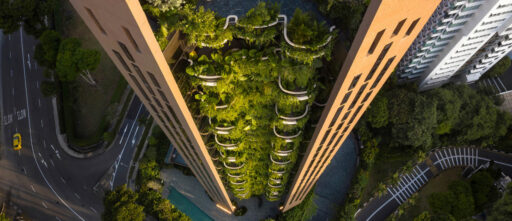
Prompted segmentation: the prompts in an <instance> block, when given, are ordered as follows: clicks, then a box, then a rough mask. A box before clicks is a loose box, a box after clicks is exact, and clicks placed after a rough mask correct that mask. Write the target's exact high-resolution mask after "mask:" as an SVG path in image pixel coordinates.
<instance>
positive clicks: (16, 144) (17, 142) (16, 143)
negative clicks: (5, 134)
mask: <svg viewBox="0 0 512 221" xmlns="http://www.w3.org/2000/svg"><path fill="white" fill-rule="evenodd" d="M12 145H13V147H12V149H13V150H20V149H21V134H20V133H15V134H14V136H13V137H12Z"/></svg>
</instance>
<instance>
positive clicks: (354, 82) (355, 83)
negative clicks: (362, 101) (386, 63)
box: [348, 74, 361, 90]
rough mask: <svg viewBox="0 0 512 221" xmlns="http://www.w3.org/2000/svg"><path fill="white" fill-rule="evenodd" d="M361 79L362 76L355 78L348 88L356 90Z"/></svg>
mask: <svg viewBox="0 0 512 221" xmlns="http://www.w3.org/2000/svg"><path fill="white" fill-rule="evenodd" d="M359 78H361V74H359V75H357V76H356V77H354V79H353V80H352V83H351V84H350V87H349V88H348V89H349V90H352V88H354V87H355V86H356V85H357V82H358V81H359Z"/></svg>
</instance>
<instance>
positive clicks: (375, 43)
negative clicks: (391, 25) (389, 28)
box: [368, 29, 386, 54]
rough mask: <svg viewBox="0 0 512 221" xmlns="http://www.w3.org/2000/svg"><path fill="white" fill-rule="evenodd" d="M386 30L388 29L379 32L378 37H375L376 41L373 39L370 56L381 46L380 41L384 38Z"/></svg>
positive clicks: (369, 51)
mask: <svg viewBox="0 0 512 221" xmlns="http://www.w3.org/2000/svg"><path fill="white" fill-rule="evenodd" d="M385 30H386V29H383V30H382V31H379V33H377V35H376V36H375V39H373V43H372V45H371V46H370V50H368V54H373V52H374V51H375V48H376V47H377V45H378V44H379V41H380V39H381V38H382V35H383V34H384V31H385Z"/></svg>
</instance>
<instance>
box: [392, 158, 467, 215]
mask: <svg viewBox="0 0 512 221" xmlns="http://www.w3.org/2000/svg"><path fill="white" fill-rule="evenodd" d="M462 171H463V169H462V168H453V169H448V170H446V171H444V172H441V173H440V174H439V175H438V176H437V177H434V179H432V180H430V181H429V182H428V183H427V184H426V185H425V186H424V187H423V188H422V189H421V190H420V191H419V192H418V200H417V201H416V205H414V206H412V207H411V208H409V209H408V210H406V211H405V213H404V214H403V215H402V216H401V217H400V219H399V220H400V221H407V220H413V219H414V217H417V216H418V215H420V214H421V213H422V212H424V211H429V212H431V211H430V208H429V206H428V201H427V199H428V196H429V195H430V194H432V193H435V192H445V191H448V185H450V183H452V182H453V181H455V180H461V179H462V176H461V174H462Z"/></svg>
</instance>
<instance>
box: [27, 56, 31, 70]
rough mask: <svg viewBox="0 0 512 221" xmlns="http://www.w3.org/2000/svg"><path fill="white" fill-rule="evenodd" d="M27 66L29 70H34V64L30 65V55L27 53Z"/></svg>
mask: <svg viewBox="0 0 512 221" xmlns="http://www.w3.org/2000/svg"><path fill="white" fill-rule="evenodd" d="M27 57H28V59H27V64H28V69H30V70H32V64H30V53H27Z"/></svg>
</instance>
